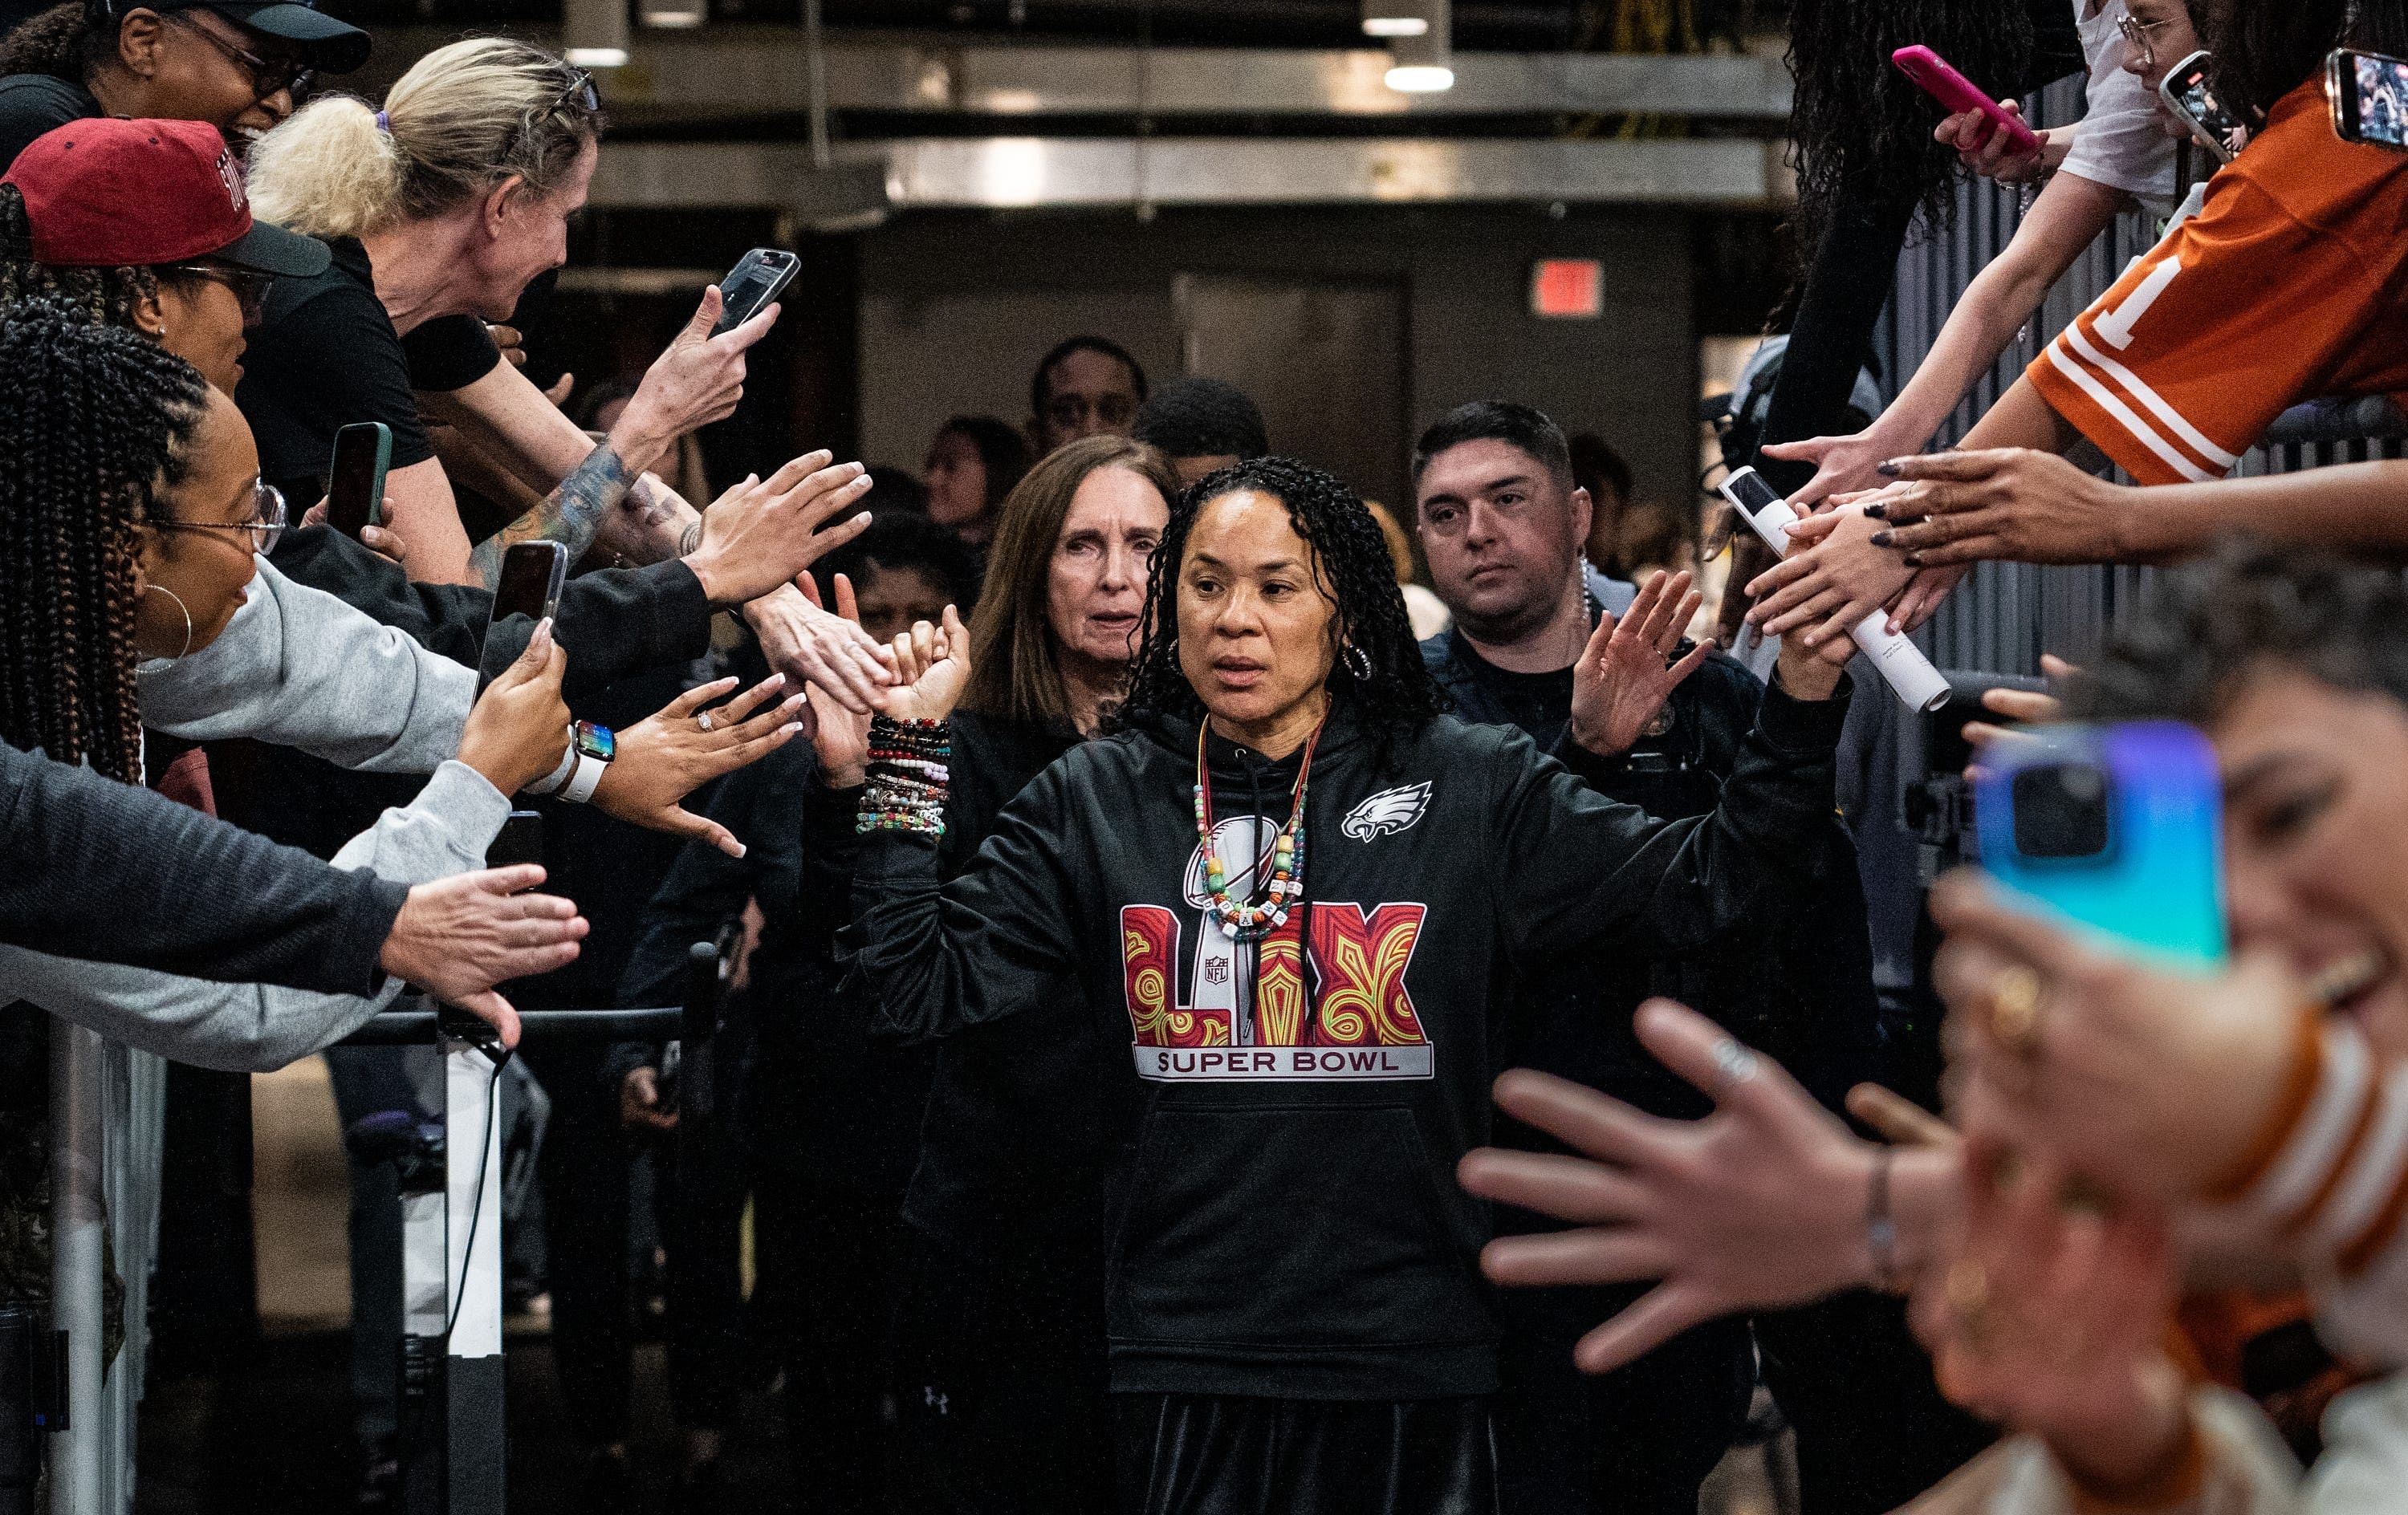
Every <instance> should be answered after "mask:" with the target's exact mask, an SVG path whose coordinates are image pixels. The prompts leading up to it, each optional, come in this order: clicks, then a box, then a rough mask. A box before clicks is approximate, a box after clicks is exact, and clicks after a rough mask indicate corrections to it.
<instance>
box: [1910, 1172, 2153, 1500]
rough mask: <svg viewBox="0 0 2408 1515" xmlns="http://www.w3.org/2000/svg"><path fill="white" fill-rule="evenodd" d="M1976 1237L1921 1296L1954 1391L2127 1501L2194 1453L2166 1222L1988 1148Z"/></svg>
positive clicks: (1969, 1178) (1976, 1202)
mask: <svg viewBox="0 0 2408 1515" xmlns="http://www.w3.org/2000/svg"><path fill="white" fill-rule="evenodd" d="M1964 1193H1965V1206H1964V1217H1965V1226H1964V1233H1963V1236H1962V1237H1961V1238H1960V1239H1959V1241H1958V1242H1957V1247H1956V1249H1955V1251H1954V1255H1953V1256H1952V1257H1950V1258H1949V1259H1948V1263H1947V1265H1946V1266H1944V1267H1935V1268H1933V1269H1931V1270H1930V1271H1929V1272H1928V1274H1927V1275H1926V1276H1925V1278H1924V1279H1923V1280H1922V1282H1921V1283H1920V1284H1919V1285H1918V1286H1917V1287H1916V1289H1915V1291H1914V1325H1915V1331H1916V1334H1917V1335H1918V1336H1921V1337H1922V1338H1923V1341H1924V1344H1925V1346H1927V1347H1928V1348H1929V1349H1930V1351H1931V1356H1932V1365H1933V1366H1934V1367H1935V1369H1937V1371H1938V1374H1939V1379H1940V1388H1941V1391H1942V1393H1943V1394H1947V1396H1948V1397H1949V1398H1950V1399H1952V1400H1954V1401H1956V1402H1957V1404H1958V1405H1961V1406H1963V1407H1964V1408H1967V1409H1969V1410H1971V1411H1972V1412H1973V1413H1974V1414H1976V1415H1980V1416H1982V1417H1984V1418H1985V1419H1986V1420H1991V1421H1996V1422H2000V1423H2001V1424H2003V1425H2005V1426H2007V1427H2008V1428H2009V1429H2011V1430H2015V1431H2022V1432H2028V1433H2030V1434H2032V1435H2035V1436H2040V1437H2041V1438H2042V1440H2044V1441H2045V1442H2047V1444H2048V1447H2049V1450H2050V1451H2052V1452H2054V1453H2055V1454H2056V1455H2057V1459H2058V1460H2059V1461H2060V1462H2061V1463H2064V1464H2065V1465H2067V1466H2068V1467H2069V1468H2070V1469H2071V1471H2073V1472H2074V1473H2075V1474H2076V1475H2077V1476H2079V1477H2081V1478H2082V1479H2084V1480H2085V1482H2088V1483H2090V1484H2091V1485H2092V1486H2094V1487H2096V1486H2104V1487H2108V1488H2118V1487H2123V1488H2128V1487H2132V1486H2135V1485H2138V1484H2141V1483H2143V1482H2145V1481H2147V1480H2148V1479H2149V1478H2150V1476H2151V1475H2152V1474H2154V1473H2157V1472H2158V1471H2160V1470H2161V1469H2163V1468H2164V1467H2165V1466H2166V1465H2168V1464H2170V1463H2171V1462H2172V1461H2173V1460H2174V1459H2175V1458H2176V1457H2177V1456H2178V1455H2179V1453H2180V1451H2181V1447H2182V1442H2183V1437H2184V1432H2185V1426H2186V1408H2185V1405H2186V1386H2185V1384H2184V1382H2183V1375H2182V1373H2181V1371H2180V1369H2179V1368H2177V1367H2176V1366H2175V1365H2174V1363H2173V1361H2172V1360H2171V1358H2170V1357H2168V1356H2167V1354H2166V1351H2165V1339H2166V1333H2167V1329H2168V1328H2169V1327H2170V1326H2171V1324H2172V1322H2173V1308H2174V1299H2175V1295H2176V1293H2177V1292H2178V1287H2179V1286H2178V1282H2177V1278H2176V1269H2175V1251H2174V1247H2173V1245H2172V1242H2171V1238H2170V1237H2169V1236H2168V1234H2167V1224H2166V1219H2165V1217H2164V1216H2163V1215H2162V1214H2161V1213H2159V1212H2157V1210H2155V1209H2153V1208H2150V1207H2148V1206H2146V1205H2143V1204H2140V1203H2137V1202H2134V1201H2130V1200H2128V1199H2121V1198H2108V1199H2102V1198H2101V1197H2100V1196H2099V1195H2098V1194H2097V1193H2096V1192H2095V1186H2092V1187H2091V1189H2090V1192H2089V1193H2085V1191H2084V1188H2082V1187H2078V1186H2076V1185H2075V1184H2073V1183H2072V1182H2071V1179H2070V1176H2069V1174H2068V1172H2067V1170H2066V1169H2065V1167H2064V1166H2063V1165H2062V1164H2061V1163H2060V1162H2058V1161H2057V1160H2056V1159H2054V1158H2051V1157H2048V1156H2046V1155H2044V1154H2031V1155H2028V1156H2027V1157H2025V1158H2023V1159H2021V1160H2014V1161H2011V1160H2010V1159H2009V1158H2008V1155H2007V1154H2006V1153H2005V1152H2004V1151H2001V1150H2000V1149H1998V1148H1996V1147H1992V1146H1988V1145H1986V1144H1980V1145H1977V1146H1976V1147H1975V1149H1974V1150H1973V1151H1971V1153H1969V1154H1968V1159H1967V1162H1966V1165H1965V1183H1964Z"/></svg>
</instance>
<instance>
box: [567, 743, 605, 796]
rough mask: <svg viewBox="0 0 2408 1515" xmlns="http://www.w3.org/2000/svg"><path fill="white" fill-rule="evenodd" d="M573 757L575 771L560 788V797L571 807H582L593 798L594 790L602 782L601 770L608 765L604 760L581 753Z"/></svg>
mask: <svg viewBox="0 0 2408 1515" xmlns="http://www.w3.org/2000/svg"><path fill="white" fill-rule="evenodd" d="M575 756H576V758H577V771H576V772H575V773H573V774H571V775H569V777H568V782H566V783H565V784H563V785H561V786H560V797H561V798H562V799H565V800H566V801H567V802H568V803H569V804H571V805H582V804H584V803H585V802H586V801H587V800H590V799H592V798H593V797H594V791H595V788H596V787H597V786H599V785H600V784H601V782H602V774H603V770H605V769H607V768H609V766H610V765H609V762H608V761H607V760H606V759H603V758H598V757H592V756H589V755H588V754H586V753H583V752H578V753H576V754H575Z"/></svg>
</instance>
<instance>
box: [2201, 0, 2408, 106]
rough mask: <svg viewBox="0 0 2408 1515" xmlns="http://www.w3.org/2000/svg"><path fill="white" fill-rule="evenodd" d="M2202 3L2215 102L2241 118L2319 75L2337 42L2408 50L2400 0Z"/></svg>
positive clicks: (2406, 10)
mask: <svg viewBox="0 0 2408 1515" xmlns="http://www.w3.org/2000/svg"><path fill="white" fill-rule="evenodd" d="M2192 8H2193V9H2194V10H2197V9H2199V8H2200V7H2199V6H2198V5H2196V4H2194V6H2193V7H2192ZM2205 8H2206V9H2207V11H2208V17H2207V25H2206V28H2205V31H2206V36H2204V37H2203V38H2202V40H2203V41H2204V42H2205V43H2206V44H2207V46H2208V48H2209V49H2210V50H2211V51H2210V55H2209V63H2208V87H2209V88H2210V89H2212V90H2214V92H2215V98H2216V103H2217V104H2219V105H2221V106H2223V107H2225V108H2226V109H2228V110H2230V111H2232V112H2233V113H2234V114H2236V115H2238V116H2240V117H2241V118H2242V119H2243V120H2244V121H2264V120H2265V119H2266V113H2267V112H2268V111H2269V110H2272V108H2273V107H2274V102H2275V101H2277V100H2280V99H2281V98H2282V97H2283V96H2285V95H2286V94H2288V93H2291V92H2292V91H2293V90H2295V89H2297V88H2299V86H2300V84H2301V83H2302V82H2304V81H2306V80H2308V79H2317V78H2321V77H2322V75H2323V71H2324V63H2325V54H2326V53H2328V52H2329V51H2331V50H2333V49H2334V48H2337V47H2346V48H2358V49H2362V50H2366V51H2369V52H2382V53H2388V54H2390V55H2392V56H2394V57H2397V56H2399V55H2400V54H2401V52H2402V51H2403V50H2408V4H2403V3H2402V0H2296V3H2294V4H2288V5H2280V6H2276V5H2265V4H2257V3H2238V0H2219V3H2214V4H2210V5H2208V6H2207V7H2205Z"/></svg>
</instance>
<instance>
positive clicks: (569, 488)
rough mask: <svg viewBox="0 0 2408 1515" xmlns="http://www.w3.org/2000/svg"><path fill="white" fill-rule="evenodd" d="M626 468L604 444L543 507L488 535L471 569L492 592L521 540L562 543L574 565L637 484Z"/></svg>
mask: <svg viewBox="0 0 2408 1515" xmlns="http://www.w3.org/2000/svg"><path fill="white" fill-rule="evenodd" d="M632 481H633V480H632V478H631V476H630V475H629V474H628V472H627V465H625V464H624V463H622V462H621V461H619V454H618V453H617V452H615V451H613V450H611V447H610V444H609V443H608V442H605V443H603V444H601V445H600V446H599V447H596V448H595V450H593V451H591V452H588V453H587V454H585V461H584V462H583V463H581V464H579V465H577V466H576V468H575V469H574V470H572V471H571V472H570V474H569V476H568V477H567V478H566V479H562V480H561V481H560V487H559V488H558V489H556V490H553V491H552V493H550V494H547V495H545V496H544V499H543V503H542V504H540V505H538V506H537V507H535V508H534V509H532V510H529V511H528V512H527V513H526V514H525V515H523V516H521V517H519V518H518V519H517V520H516V521H513V522H510V523H509V525H507V526H505V527H503V528H502V529H501V531H500V532H498V533H496V534H495V536H489V537H487V538H486V539H485V540H484V541H482V542H480V543H479V544H478V546H477V550H476V551H474V552H472V553H470V554H469V556H468V565H469V566H470V567H471V568H473V569H475V570H476V573H477V578H478V579H479V580H480V582H482V583H483V584H484V585H485V586H486V587H487V588H488V589H490V588H492V587H493V586H494V585H495V584H498V583H499V582H501V578H502V554H503V553H505V552H508V551H509V550H510V549H511V548H512V547H514V546H516V545H517V544H518V543H520V542H558V543H561V544H562V545H563V546H565V547H566V548H567V549H568V559H569V561H570V562H571V563H574V562H576V561H577V560H578V559H579V558H581V557H583V556H584V555H585V550H586V549H587V548H589V547H591V546H593V545H594V533H595V529H596V528H597V527H599V526H600V525H601V524H602V518H603V517H604V516H605V515H606V514H608V513H609V510H610V508H611V507H613V506H615V505H617V504H618V503H619V502H620V501H621V500H622V499H624V498H625V496H626V493H627V486H628V484H629V483H630V482H632Z"/></svg>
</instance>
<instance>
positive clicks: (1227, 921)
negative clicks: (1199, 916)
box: [1196, 712, 1329, 941]
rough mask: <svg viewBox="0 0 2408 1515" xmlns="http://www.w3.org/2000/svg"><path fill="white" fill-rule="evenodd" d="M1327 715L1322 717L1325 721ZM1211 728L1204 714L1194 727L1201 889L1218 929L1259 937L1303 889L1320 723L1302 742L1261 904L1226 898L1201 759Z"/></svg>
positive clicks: (1206, 769) (1280, 921) (1282, 918)
mask: <svg viewBox="0 0 2408 1515" xmlns="http://www.w3.org/2000/svg"><path fill="white" fill-rule="evenodd" d="M1328 719H1329V717H1328V715H1327V713H1326V712H1325V713H1324V714H1323V716H1322V722H1324V723H1326V722H1327V721H1328ZM1210 732H1211V721H1210V720H1209V719H1207V720H1206V721H1205V722H1203V724H1202V725H1200V726H1199V727H1197V732H1196V835H1197V836H1198V837H1200V838H1201V839H1202V841H1203V844H1204V893H1206V894H1207V895H1209V896H1210V897H1211V902H1212V903H1211V909H1212V916H1213V919H1214V920H1216V921H1218V922H1220V923H1221V932H1222V934H1223V935H1224V936H1228V937H1229V938H1231V939H1232V940H1235V941H1259V940H1261V939H1262V938H1263V937H1265V936H1269V935H1270V934H1271V933H1272V932H1274V931H1276V930H1278V929H1279V928H1280V927H1281V926H1283V925H1285V924H1286V923H1287V907H1288V901H1290V900H1292V899H1294V898H1295V897H1296V896H1297V895H1298V894H1301V893H1304V883H1303V879H1304V790H1305V781H1306V780H1307V779H1310V778H1311V777H1312V751H1313V749H1314V748H1316V747H1318V746H1320V745H1321V726H1320V725H1315V726H1314V727H1313V728H1312V737H1311V738H1310V739H1308V740H1307V741H1306V742H1305V744H1304V761H1303V762H1302V763H1301V764H1299V765H1297V770H1296V795H1295V798H1294V799H1293V800H1292V801H1291V804H1290V808H1289V810H1288V817H1287V824H1286V825H1284V826H1282V827H1281V828H1280V833H1279V836H1277V838H1275V839H1274V840H1273V841H1272V843H1271V881H1270V885H1269V888H1268V889H1266V890H1265V891H1264V894H1263V900H1262V903H1261V904H1259V905H1257V904H1255V903H1254V902H1253V901H1250V900H1233V899H1231V898H1230V897H1229V870H1228V869H1227V868H1226V866H1225V865H1223V864H1222V862H1221V854H1220V853H1218V852H1217V851H1215V850H1213V848H1212V773H1211V767H1210V765H1208V764H1207V763H1206V761H1205V756H1204V743H1205V738H1206V736H1208V734H1209V733H1210Z"/></svg>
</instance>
